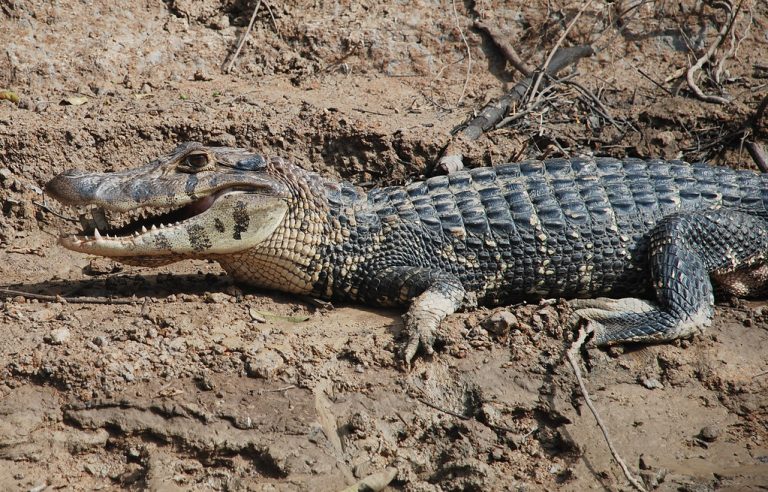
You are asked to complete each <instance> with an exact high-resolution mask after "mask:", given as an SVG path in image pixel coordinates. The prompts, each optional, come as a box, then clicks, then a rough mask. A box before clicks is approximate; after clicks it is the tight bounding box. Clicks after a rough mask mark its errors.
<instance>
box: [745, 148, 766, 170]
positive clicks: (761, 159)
mask: <svg viewBox="0 0 768 492" xmlns="http://www.w3.org/2000/svg"><path fill="white" fill-rule="evenodd" d="M744 146H745V147H746V148H747V152H749V155H750V156H752V160H753V161H755V164H757V167H758V168H760V171H762V172H764V173H768V154H767V153H766V152H765V149H764V148H763V146H762V145H760V144H759V143H757V142H745V143H744Z"/></svg>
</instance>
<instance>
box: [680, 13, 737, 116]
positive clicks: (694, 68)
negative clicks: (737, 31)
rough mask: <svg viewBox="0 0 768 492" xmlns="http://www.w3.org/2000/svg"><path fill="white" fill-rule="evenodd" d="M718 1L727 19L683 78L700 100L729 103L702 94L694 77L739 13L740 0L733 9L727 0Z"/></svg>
mask: <svg viewBox="0 0 768 492" xmlns="http://www.w3.org/2000/svg"><path fill="white" fill-rule="evenodd" d="M718 3H722V4H724V5H725V7H724V9H725V10H727V11H728V19H727V20H726V21H725V22H723V25H722V26H721V27H720V31H719V32H718V33H717V38H716V39H715V42H714V43H712V45H711V46H710V47H709V49H708V50H707V52H706V53H704V54H703V55H702V56H701V57H700V58H699V59H698V60H696V63H695V64H693V65H691V67H690V68H689V69H688V71H687V72H686V73H685V80H686V81H687V82H688V87H690V89H691V90H692V91H693V93H694V94H696V97H698V98H699V99H701V100H702V101H704V102H711V103H717V104H728V103H730V101H729V100H728V99H726V98H724V97H720V96H713V95H710V94H704V91H702V90H701V89H700V88H699V86H698V85H696V77H695V75H696V72H698V71H699V70H701V67H702V66H704V64H705V63H706V62H708V61H709V59H710V58H712V57H713V56H714V55H715V52H716V51H717V48H719V47H720V45H721V44H722V42H723V39H725V36H726V34H728V31H729V30H730V28H731V26H732V25H733V22H734V21H735V20H736V16H737V15H738V14H739V9H740V8H741V2H739V5H738V7H736V9H735V10H733V8H732V7H731V5H730V4H728V3H727V2H718Z"/></svg>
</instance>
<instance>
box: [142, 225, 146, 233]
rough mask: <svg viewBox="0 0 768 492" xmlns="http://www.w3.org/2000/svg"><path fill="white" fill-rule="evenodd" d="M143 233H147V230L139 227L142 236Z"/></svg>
mask: <svg viewBox="0 0 768 492" xmlns="http://www.w3.org/2000/svg"><path fill="white" fill-rule="evenodd" d="M145 232H147V228H146V227H144V226H141V233H142V234H144V233H145Z"/></svg>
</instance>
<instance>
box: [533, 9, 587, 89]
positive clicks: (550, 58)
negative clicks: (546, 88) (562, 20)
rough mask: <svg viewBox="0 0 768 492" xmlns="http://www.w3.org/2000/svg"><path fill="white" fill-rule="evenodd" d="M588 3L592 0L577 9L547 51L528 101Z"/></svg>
mask: <svg viewBox="0 0 768 492" xmlns="http://www.w3.org/2000/svg"><path fill="white" fill-rule="evenodd" d="M590 5H592V0H589V1H588V2H587V3H585V4H584V5H583V6H582V7H581V8H580V9H579V11H578V12H577V13H576V15H575V16H574V18H573V19H572V20H571V22H570V24H568V27H566V28H565V31H563V34H561V35H560V39H558V40H557V42H556V43H555V45H554V46H553V47H552V49H551V50H550V51H549V56H547V60H546V61H545V62H544V68H543V69H542V71H541V72H539V74H538V77H536V80H535V81H534V83H533V88H532V89H531V92H530V94H529V95H528V101H532V100H533V98H534V96H536V91H538V90H539V84H541V79H542V77H544V73H545V72H546V71H547V67H548V66H549V64H550V63H551V62H552V58H553V57H554V56H555V53H556V52H557V50H558V48H560V45H561V44H563V41H565V37H566V36H568V33H570V32H571V29H573V26H575V25H576V21H577V20H579V17H581V14H583V13H584V11H585V10H587V7H589V6H590Z"/></svg>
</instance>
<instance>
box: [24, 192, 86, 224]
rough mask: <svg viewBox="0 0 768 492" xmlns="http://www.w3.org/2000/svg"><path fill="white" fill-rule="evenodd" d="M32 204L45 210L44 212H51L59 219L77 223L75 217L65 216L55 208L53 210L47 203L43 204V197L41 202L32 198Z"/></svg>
mask: <svg viewBox="0 0 768 492" xmlns="http://www.w3.org/2000/svg"><path fill="white" fill-rule="evenodd" d="M32 205H35V206H37V207H40V208H42V209H43V210H45V211H46V212H48V213H51V214H53V215H55V216H56V217H58V218H60V219H64V220H66V221H69V222H73V223H75V224H77V223H78V222H79V221H78V220H77V219H74V218H72V217H67V216H65V215H61V214H60V213H58V212H56V211H55V210H53V209H52V208H51V207H49V206H48V205H46V204H45V198H43V203H39V202H36V201H34V200H32Z"/></svg>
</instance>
